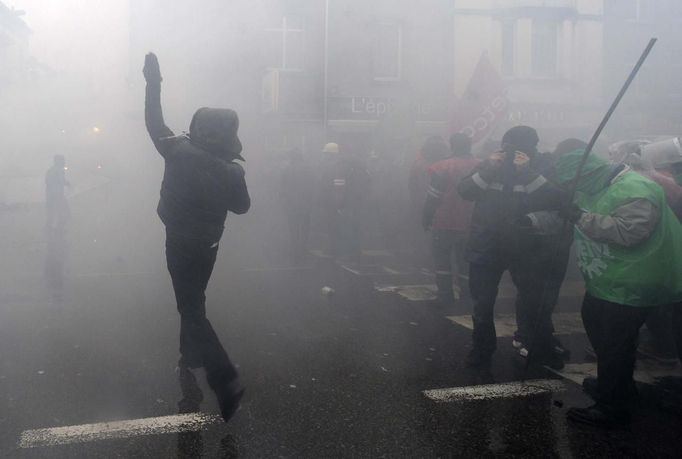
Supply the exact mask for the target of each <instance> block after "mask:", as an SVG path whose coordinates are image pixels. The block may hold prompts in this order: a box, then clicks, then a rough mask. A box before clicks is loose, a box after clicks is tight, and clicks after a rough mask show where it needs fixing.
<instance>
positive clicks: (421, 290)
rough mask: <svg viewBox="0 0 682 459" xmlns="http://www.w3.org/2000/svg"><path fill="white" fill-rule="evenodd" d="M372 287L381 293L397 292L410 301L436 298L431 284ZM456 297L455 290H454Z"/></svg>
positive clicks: (376, 285)
mask: <svg viewBox="0 0 682 459" xmlns="http://www.w3.org/2000/svg"><path fill="white" fill-rule="evenodd" d="M374 289H375V290H376V291H378V292H382V293H397V294H398V295H400V296H402V297H404V298H407V299H408V300H410V301H429V300H435V299H436V292H437V291H438V290H437V289H436V286H435V285H433V284H421V285H420V284H417V285H379V284H375V285H374ZM455 298H457V291H455Z"/></svg>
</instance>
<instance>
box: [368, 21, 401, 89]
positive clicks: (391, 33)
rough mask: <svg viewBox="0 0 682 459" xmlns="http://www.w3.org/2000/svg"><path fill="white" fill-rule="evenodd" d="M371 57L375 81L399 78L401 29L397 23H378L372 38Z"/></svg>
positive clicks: (396, 79)
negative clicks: (372, 49)
mask: <svg viewBox="0 0 682 459" xmlns="http://www.w3.org/2000/svg"><path fill="white" fill-rule="evenodd" d="M373 57H374V59H373V67H374V79H375V80H376V81H398V80H400V78H401V67H402V31H401V29H400V26H399V25H398V24H391V23H380V24H378V26H377V30H376V35H375V39H374V52H373Z"/></svg>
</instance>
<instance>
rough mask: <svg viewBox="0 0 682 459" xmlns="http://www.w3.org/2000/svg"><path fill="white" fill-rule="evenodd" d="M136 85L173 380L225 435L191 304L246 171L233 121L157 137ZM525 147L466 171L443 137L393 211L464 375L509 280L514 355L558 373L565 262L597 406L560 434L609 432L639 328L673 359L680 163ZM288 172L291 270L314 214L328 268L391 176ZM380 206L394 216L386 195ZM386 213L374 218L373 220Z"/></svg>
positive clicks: (336, 159)
mask: <svg viewBox="0 0 682 459" xmlns="http://www.w3.org/2000/svg"><path fill="white" fill-rule="evenodd" d="M144 75H145V78H146V81H147V89H146V103H145V120H146V125H147V129H148V131H149V134H150V136H151V139H152V141H153V143H154V145H155V147H156V149H157V150H158V152H159V153H160V154H161V156H162V157H163V159H164V162H165V171H164V178H163V183H162V186H161V199H160V201H159V206H158V213H159V216H160V217H161V220H162V221H163V223H164V224H165V227H166V256H167V262H168V269H169V272H170V275H171V279H172V281H173V288H174V290H175V295H176V298H177V306H178V311H179V313H180V316H181V330H180V353H181V359H180V362H179V367H180V369H181V371H189V370H191V369H193V368H198V367H205V368H206V370H207V377H208V382H209V385H210V386H211V387H212V388H213V390H214V391H215V393H216V395H217V397H218V401H219V404H220V407H221V412H222V415H223V417H224V419H225V420H226V421H227V420H229V418H230V417H231V416H232V415H233V414H234V412H235V410H236V409H237V407H238V405H239V400H240V398H241V396H242V394H243V392H244V389H243V387H242V386H241V384H240V382H239V378H238V374H237V370H236V368H235V367H234V365H233V364H232V363H231V361H230V359H229V357H228V356H227V353H226V352H225V350H224V349H223V347H222V345H221V344H220V342H219V340H218V338H217V335H216V334H215V331H214V330H213V328H212V327H211V324H210V322H209V321H208V319H207V318H206V311H205V293H204V292H205V290H206V286H207V284H208V282H209V279H210V276H211V272H212V268H213V265H214V263H215V260H216V255H217V252H218V244H219V241H220V238H221V236H222V233H223V229H224V227H223V225H224V222H225V218H226V215H227V213H228V211H230V212H233V213H236V214H241V213H245V212H246V211H248V209H249V207H250V197H249V193H248V191H247V187H246V182H245V178H244V170H243V169H242V167H241V166H240V165H239V164H238V163H236V162H235V160H240V159H242V158H241V155H240V152H241V149H242V147H241V143H240V141H239V138H238V136H237V131H238V127H239V120H238V117H237V114H236V113H235V112H234V111H232V110H228V109H208V108H202V109H199V110H198V111H197V112H196V113H195V115H194V117H193V119H192V123H191V125H190V129H189V134H188V135H180V136H176V135H174V133H173V132H172V131H171V130H170V129H169V128H168V127H167V126H166V125H165V124H164V120H163V115H162V111H161V103H160V92H161V80H162V78H161V73H160V70H159V65H158V62H157V60H156V56H154V55H153V54H149V55H148V56H147V58H146V61H145V68H144ZM539 140H540V139H539V137H538V134H537V132H536V130H535V129H533V128H532V127H529V126H516V127H513V128H511V129H509V130H508V131H507V132H506V133H505V134H504V135H503V136H502V139H501V144H500V145H499V148H497V149H496V150H495V151H493V152H490V153H489V154H488V155H485V156H484V157H481V158H476V157H474V156H473V155H472V145H471V141H470V139H469V137H467V136H466V135H463V134H460V133H455V134H453V135H452V136H451V137H450V139H449V145H448V144H447V143H446V142H445V141H444V140H443V139H441V138H440V137H431V138H428V139H427V140H426V142H425V144H424V145H423V148H422V149H421V151H420V152H419V154H418V156H417V157H416V159H415V160H414V163H413V164H412V168H411V171H410V173H409V175H408V174H405V180H404V182H403V184H402V185H403V187H404V188H405V189H406V190H409V198H408V199H406V200H405V202H404V203H402V204H403V207H405V208H408V209H409V210H410V211H411V214H412V215H416V214H419V215H420V220H421V227H422V229H423V230H425V231H427V232H429V233H430V239H431V252H432V257H433V260H432V261H433V267H434V271H435V279H436V286H437V292H438V293H437V298H436V300H435V303H436V304H437V305H441V306H446V307H450V306H453V305H455V304H456V295H455V289H459V290H468V295H469V296H470V299H471V302H472V318H473V335H472V340H473V346H472V348H471V351H470V353H469V355H468V357H467V360H466V364H467V366H469V367H473V368H481V367H485V366H487V365H489V364H490V363H491V357H492V355H493V353H494V352H495V349H496V345H497V339H496V331H495V322H494V309H495V303H496V300H497V294H498V287H499V284H500V282H501V279H502V276H503V274H504V273H505V272H508V273H509V274H510V277H511V281H512V282H513V284H514V286H515V287H516V290H517V297H516V301H515V309H516V322H517V331H516V333H515V335H514V339H513V341H512V344H513V345H514V347H515V348H517V350H518V353H519V355H521V356H523V357H524V358H526V359H527V362H528V364H530V363H534V364H542V365H546V366H549V367H551V368H554V369H561V368H563V366H564V361H565V360H566V359H567V358H568V356H569V352H568V350H567V349H566V348H564V346H563V345H562V343H561V342H560V341H559V340H558V339H557V337H556V336H555V333H554V326H553V322H552V315H553V311H554V308H555V306H556V304H557V302H558V300H559V292H560V288H561V285H562V283H563V281H564V277H565V275H566V271H567V265H568V263H569V254H570V250H571V247H573V248H574V249H575V253H576V259H577V264H578V268H579V269H580V271H581V272H582V275H583V277H584V282H585V290H586V293H585V296H584V299H583V304H582V319H583V323H584V327H585V330H586V332H587V336H588V338H589V341H590V343H591V345H592V347H593V350H594V353H595V355H596V358H597V365H598V376H597V378H596V379H594V378H587V379H586V380H585V381H584V383H583V386H584V389H585V391H586V392H587V393H588V394H590V395H591V396H592V397H593V398H594V400H595V404H594V405H592V406H589V407H587V408H572V409H571V410H569V412H568V415H569V419H571V420H573V421H576V422H581V423H588V424H595V425H603V426H611V425H616V424H622V423H625V422H628V419H629V406H630V402H631V401H632V399H633V397H636V387H635V385H634V382H633V371H634V364H635V352H636V349H637V343H638V336H639V331H640V328H642V326H643V325H644V324H645V323H646V324H647V326H648V327H649V329H650V330H651V331H652V334H653V335H654V336H660V337H665V336H668V341H669V342H673V343H674V344H675V345H676V347H677V349H678V350H682V272H681V271H682V262H681V260H682V224H681V223H680V220H679V218H680V216H681V215H680V209H681V208H682V201H681V199H682V187H681V185H680V183H681V180H682V167H681V166H682V155H681V154H680V152H682V148H680V145H679V141H678V140H677V139H674V140H673V141H666V142H668V144H664V145H661V144H660V143H654V144H649V143H647V142H621V143H618V144H615V145H613V146H612V148H611V149H610V151H609V156H608V158H609V159H610V160H607V159H606V158H605V157H603V156H600V155H598V154H595V153H591V152H590V153H589V154H587V153H586V148H587V144H586V143H585V142H583V141H581V140H578V139H566V140H564V141H562V142H560V143H559V144H558V145H557V146H556V147H555V149H554V151H553V152H551V153H540V152H539V151H538V144H539ZM670 142H672V144H670ZM674 142H677V143H676V144H675V143H674ZM671 145H672V147H673V148H672V150H671V148H668V147H670V146H671ZM671 151H672V153H671ZM287 159H288V164H287V166H286V167H285V168H284V170H283V171H282V174H281V189H280V198H281V203H282V206H281V207H282V209H283V210H284V213H285V214H286V216H287V222H288V227H289V230H290V236H291V237H290V249H291V256H292V257H293V259H294V260H296V261H300V260H302V259H303V257H304V256H305V254H306V253H307V252H308V239H309V235H310V232H311V220H312V216H313V215H315V214H317V215H318V216H319V219H318V221H319V222H320V227H321V229H322V232H323V233H324V234H325V236H326V238H325V241H324V242H325V249H324V250H325V252H326V253H327V254H328V255H329V256H331V257H348V256H351V257H352V256H355V255H357V254H358V253H359V251H360V248H361V247H362V245H363V244H362V240H363V237H362V233H363V231H364V230H366V228H367V217H368V202H369V201H371V200H370V198H368V196H371V195H372V193H375V194H376V190H377V189H379V190H381V187H377V186H376V183H375V182H374V181H376V180H377V177H380V176H381V173H382V172H384V173H385V174H386V176H387V177H389V179H388V180H387V182H388V183H392V182H394V181H395V177H396V176H399V175H400V174H397V175H396V174H394V173H392V172H391V171H392V169H391V167H390V165H387V164H385V163H382V158H381V157H374V158H370V159H371V161H366V160H363V159H361V158H359V157H358V156H356V155H353V154H349V153H347V152H344V151H343V145H339V144H337V143H327V144H326V145H324V147H323V148H322V151H321V155H320V156H319V160H318V161H315V162H314V163H310V162H309V161H306V160H305V159H304V157H303V155H302V154H301V153H300V152H299V151H297V150H292V151H290V152H289V153H288V155H287ZM57 160H58V161H57V162H56V163H55V169H54V171H51V172H50V173H48V193H50V192H51V191H50V190H52V189H53V188H59V190H63V183H64V179H63V169H64V165H63V161H62V160H61V159H60V158H57ZM389 162H390V161H389ZM387 171H388V172H387ZM57 182H58V183H57ZM53 183H57V185H58V186H57V185H52V184H53ZM61 193H62V194H63V192H61ZM56 194H60V193H56ZM379 195H380V196H383V198H384V199H386V200H387V201H391V200H392V201H399V200H397V199H396V198H395V196H392V193H391V190H390V187H389V188H387V189H386V190H383V191H382V193H379ZM55 202H56V201H55V200H54V199H52V200H50V199H48V225H52V224H53V222H54V220H55V217H54V215H58V214H59V212H57V211H55V209H58V207H59V206H60V205H61V204H60V203H57V204H55ZM60 202H61V201H60ZM380 207H382V206H380ZM391 209H392V207H391V206H387V207H385V208H384V211H383V216H387V215H388V214H390V213H391ZM376 214H377V215H378V218H379V219H381V218H382V213H381V212H376ZM409 214H410V212H407V215H409ZM375 217H376V216H375ZM388 226H390V225H386V226H384V232H385V234H390V231H389V229H387V227H388ZM422 234H423V233H422ZM466 280H468V285H465V284H467V283H466V282H465V281H466ZM662 341H665V339H663V340H662Z"/></svg>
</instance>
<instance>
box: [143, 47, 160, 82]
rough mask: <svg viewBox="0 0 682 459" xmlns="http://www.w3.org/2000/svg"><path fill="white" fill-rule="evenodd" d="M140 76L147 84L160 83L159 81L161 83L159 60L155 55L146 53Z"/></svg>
mask: <svg viewBox="0 0 682 459" xmlns="http://www.w3.org/2000/svg"><path fill="white" fill-rule="evenodd" d="M142 74H143V75H144V79H145V81H146V82H147V83H161V81H163V78H162V77H161V70H160V69H159V60H158V59H157V58H156V54H154V53H148V54H147V55H146V56H145V57H144V67H143V68H142Z"/></svg>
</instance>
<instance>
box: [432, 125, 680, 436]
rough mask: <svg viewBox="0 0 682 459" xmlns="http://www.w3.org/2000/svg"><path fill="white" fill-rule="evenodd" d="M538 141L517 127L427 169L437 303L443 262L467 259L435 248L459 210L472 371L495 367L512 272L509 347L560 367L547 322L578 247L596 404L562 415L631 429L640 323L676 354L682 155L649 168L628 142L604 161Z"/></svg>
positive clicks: (566, 144) (572, 143)
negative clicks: (500, 315)
mask: <svg viewBox="0 0 682 459" xmlns="http://www.w3.org/2000/svg"><path fill="white" fill-rule="evenodd" d="M538 141H539V138H538V135H537V133H536V131H535V130H534V129H532V128H530V127H528V126H517V127H514V128H512V129H510V130H509V131H507V132H506V133H505V134H504V136H503V138H502V142H501V145H500V148H499V150H498V151H495V152H493V153H492V154H490V155H489V156H488V157H486V158H484V159H483V160H482V161H480V162H477V161H475V160H473V158H471V157H470V156H469V157H468V158H467V156H468V155H469V151H468V150H469V146H468V145H467V144H466V142H464V141H463V139H461V138H460V137H459V136H458V135H457V134H455V135H453V136H452V138H451V147H452V152H453V154H454V155H455V156H454V157H453V158H452V159H448V160H442V161H440V162H437V163H435V164H433V165H431V166H430V168H429V169H428V171H429V176H430V186H429V188H428V193H427V198H426V202H425V204H424V227H425V228H428V227H432V231H433V240H434V249H435V250H434V261H435V266H436V272H437V275H438V274H441V275H442V276H443V277H442V278H440V277H437V285H438V290H439V298H442V299H443V300H444V301H452V297H451V284H452V282H451V281H449V279H446V276H451V275H452V274H451V271H450V269H449V264H447V263H443V260H444V259H446V258H448V257H447V255H449V253H450V252H451V251H453V250H454V251H455V252H457V251H459V250H462V249H461V244H460V245H458V244H457V243H455V242H449V243H442V244H441V240H442V239H443V236H442V235H441V231H440V226H439V225H440V223H439V220H438V218H437V217H438V216H439V215H443V214H447V213H448V212H459V213H460V221H461V222H466V223H467V224H468V227H465V228H460V227H455V226H452V228H451V234H450V235H449V236H448V237H449V240H450V241H457V240H458V239H466V240H467V243H466V249H464V251H465V255H464V258H465V260H466V261H467V262H468V270H469V271H468V272H469V291H470V295H471V299H472V302H473V313H472V316H473V324H474V330H473V347H472V350H471V352H470V354H469V356H468V359H467V362H466V363H467V365H468V366H470V367H481V366H485V365H489V364H490V360H491V356H492V354H493V352H494V351H495V347H496V343H497V340H496V334H495V325H494V320H493V311H494V306H495V300H496V296H497V291H498V285H499V283H500V279H501V277H502V274H503V273H504V272H505V271H508V272H509V274H510V276H511V279H512V282H513V283H514V285H515V287H516V289H517V298H516V303H515V307H516V320H517V332H516V334H515V336H514V339H513V345H514V347H516V348H518V349H519V353H520V355H522V356H524V357H526V358H527V359H529V360H530V361H532V362H535V363H539V364H544V365H547V366H549V367H551V368H554V369H561V368H563V366H564V363H563V362H564V359H566V358H567V356H568V355H569V353H568V351H567V350H566V349H565V348H564V347H563V345H562V344H561V342H560V341H559V340H558V339H557V338H556V336H554V327H553V324H552V313H553V311H554V307H555V305H556V303H557V301H558V298H559V289H560V287H561V284H562V282H563V280H564V276H565V274H566V269H567V265H568V260H569V252H570V248H571V247H572V246H573V247H574V249H575V252H576V258H577V264H578V267H579V269H580V271H581V272H582V274H583V277H584V281H585V288H586V294H585V297H584V299H583V305H582V311H581V313H582V319H583V324H584V327H585V330H586V332H587V336H588V338H589V341H590V343H591V345H592V347H593V349H594V353H595V354H596V358H597V367H598V376H597V378H596V379H595V378H586V379H585V381H584V382H583V387H584V389H585V391H586V392H587V393H588V394H590V395H591V396H592V397H593V398H594V400H595V404H594V405H592V406H590V407H587V408H572V409H571V410H569V412H568V416H569V419H571V420H572V421H575V422H580V423H587V424H594V425H602V426H612V425H616V424H622V423H626V422H628V420H629V416H630V411H629V407H630V406H631V405H630V402H631V401H632V399H633V397H636V386H635V384H634V381H633V372H634V365H635V353H636V350H637V344H638V337H639V331H640V328H641V327H642V326H643V325H644V324H645V323H647V326H648V327H649V329H650V331H651V332H652V334H653V336H655V337H659V340H660V341H662V342H665V341H666V339H664V337H665V336H668V337H672V339H669V340H667V341H668V342H674V343H676V346H677V349H678V351H682V340H681V338H682V325H681V322H682V320H681V319H680V318H681V317H682V304H681V301H682V272H680V270H681V269H682V263H680V260H682V253H680V245H681V244H682V233H681V232H682V225H681V224H680V220H679V213H676V212H675V210H676V209H679V202H680V201H679V199H680V198H679V196H680V192H682V187H681V186H680V183H679V176H678V175H677V171H678V167H679V166H680V164H682V157H681V156H680V149H679V147H677V150H675V149H674V148H673V149H670V148H669V149H667V150H665V151H666V154H665V155H660V154H659V155H658V158H657V157H651V158H647V157H646V156H647V155H646V154H645V153H646V151H645V150H646V148H643V147H642V145H643V144H642V143H637V142H634V143H633V142H625V143H620V144H616V145H615V146H614V147H613V148H612V149H611V151H610V158H611V161H608V160H607V159H605V158H602V157H601V156H599V155H597V154H595V153H589V155H588V156H585V154H586V153H585V150H586V147H587V145H586V144H585V143H584V142H582V141H580V140H578V139H567V140H565V141H563V142H561V143H559V144H558V145H557V147H556V148H555V150H554V151H553V152H552V153H545V154H541V153H539V152H538V151H537V145H538ZM643 151H644V153H643ZM671 151H672V154H671ZM654 156H655V155H654ZM661 156H664V160H660V157H661ZM581 162H584V166H583V168H582V170H581V166H580V164H581ZM578 175H579V176H578ZM455 190H456V192H457V193H458V196H457V195H456V194H455ZM465 202H469V203H472V204H473V208H467V206H466V204H465ZM439 212H440V214H439ZM455 220H456V219H455ZM458 255H459V256H458V257H456V258H459V257H460V256H461V254H458ZM446 284H448V285H446ZM661 317H662V319H661ZM678 355H679V352H678Z"/></svg>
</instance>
